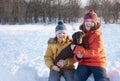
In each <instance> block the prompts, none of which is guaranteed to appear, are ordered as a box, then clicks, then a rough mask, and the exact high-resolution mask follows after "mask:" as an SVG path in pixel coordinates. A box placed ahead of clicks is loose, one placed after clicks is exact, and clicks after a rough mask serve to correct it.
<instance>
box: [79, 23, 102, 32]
mask: <svg viewBox="0 0 120 81" xmlns="http://www.w3.org/2000/svg"><path fill="white" fill-rule="evenodd" d="M100 26H101V24H100V23H99V22H97V25H95V27H93V28H92V29H91V31H93V30H96V29H98V28H100ZM79 29H80V30H83V31H85V25H84V23H83V24H82V25H80V27H79Z"/></svg>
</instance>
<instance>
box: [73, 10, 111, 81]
mask: <svg viewBox="0 0 120 81" xmlns="http://www.w3.org/2000/svg"><path fill="white" fill-rule="evenodd" d="M80 29H81V30H82V31H83V32H84V33H85V34H86V39H85V41H84V43H85V44H87V45H88V46H89V50H88V49H85V48H83V47H82V46H78V45H71V48H72V49H73V48H74V59H75V61H77V62H79V65H78V67H77V70H76V72H75V75H74V79H75V81H86V80H87V79H88V77H89V76H90V75H91V74H93V76H94V80H95V81H110V80H109V78H108V77H107V74H106V55H105V50H104V46H103V39H102V35H101V30H100V23H99V22H98V18H97V14H96V13H95V12H94V10H90V11H89V12H88V13H87V14H86V15H85V16H84V22H83V24H82V25H81V26H80ZM79 59H80V60H79Z"/></svg>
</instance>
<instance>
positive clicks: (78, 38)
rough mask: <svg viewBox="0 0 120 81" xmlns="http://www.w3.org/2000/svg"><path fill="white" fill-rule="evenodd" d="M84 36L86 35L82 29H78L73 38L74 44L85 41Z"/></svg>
mask: <svg viewBox="0 0 120 81" xmlns="http://www.w3.org/2000/svg"><path fill="white" fill-rule="evenodd" d="M83 37H85V34H84V33H83V32H82V31H78V32H75V33H73V35H72V39H73V42H72V43H73V44H76V45H81V44H82V43H83Z"/></svg>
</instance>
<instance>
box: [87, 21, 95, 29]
mask: <svg viewBox="0 0 120 81" xmlns="http://www.w3.org/2000/svg"><path fill="white" fill-rule="evenodd" d="M94 25H95V23H94V22H93V20H92V19H86V20H85V28H86V30H87V31H90V29H91V28H92V27H94Z"/></svg>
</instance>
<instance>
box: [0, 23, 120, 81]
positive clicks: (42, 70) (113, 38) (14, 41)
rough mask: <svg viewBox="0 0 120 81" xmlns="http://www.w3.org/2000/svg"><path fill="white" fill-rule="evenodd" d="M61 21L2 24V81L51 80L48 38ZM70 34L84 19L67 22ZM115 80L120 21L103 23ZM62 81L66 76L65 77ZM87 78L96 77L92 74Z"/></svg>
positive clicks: (115, 80) (118, 64) (118, 66)
mask: <svg viewBox="0 0 120 81" xmlns="http://www.w3.org/2000/svg"><path fill="white" fill-rule="evenodd" d="M56 25H57V24H34V25H32V24H28V25H0V81H47V79H48V76H49V69H48V68H47V67H46V65H45V63H44V54H45V51H46V48H47V41H48V39H49V38H50V37H54V29H55V26H56ZM65 25H66V27H67V28H68V31H69V34H70V36H71V35H72V34H73V33H74V32H75V31H78V27H79V25H80V23H71V24H65ZM101 29H102V35H103V39H104V47H105V50H106V55H107V63H108V67H107V73H108V75H109V77H110V79H111V81H119V80H120V59H119V58H120V57H119V56H120V55H119V53H120V44H119V40H120V36H119V35H120V24H102V27H101ZM62 81H64V79H63V78H62ZM87 81H94V80H93V76H91V77H90V78H89V79H88V80H87Z"/></svg>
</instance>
